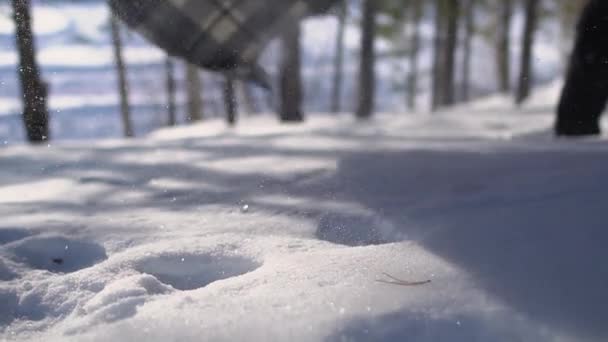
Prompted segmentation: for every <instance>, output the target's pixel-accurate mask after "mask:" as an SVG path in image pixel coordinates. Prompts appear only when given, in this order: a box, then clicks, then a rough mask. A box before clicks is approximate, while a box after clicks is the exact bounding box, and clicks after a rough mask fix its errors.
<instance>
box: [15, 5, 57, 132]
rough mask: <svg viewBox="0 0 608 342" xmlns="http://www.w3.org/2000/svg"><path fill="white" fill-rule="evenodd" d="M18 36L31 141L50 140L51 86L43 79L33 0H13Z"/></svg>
mask: <svg viewBox="0 0 608 342" xmlns="http://www.w3.org/2000/svg"><path fill="white" fill-rule="evenodd" d="M11 3H12V7H13V18H14V20H15V28H16V32H15V39H16V44H17V49H18V53H19V79H20V81H21V92H22V95H23V123H24V126H25V131H26V133H27V138H28V141H30V142H32V143H41V142H44V141H46V140H48V139H49V113H48V109H47V106H46V99H47V85H46V83H45V82H44V81H43V80H42V79H41V76H40V71H39V69H38V63H37V62H36V47H35V42H34V35H33V33H32V21H31V15H30V9H31V6H30V1H29V0H12V2H11Z"/></svg>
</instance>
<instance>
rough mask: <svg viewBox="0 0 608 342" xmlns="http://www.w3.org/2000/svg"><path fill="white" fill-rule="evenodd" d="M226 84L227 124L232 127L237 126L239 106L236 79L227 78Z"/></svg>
mask: <svg viewBox="0 0 608 342" xmlns="http://www.w3.org/2000/svg"><path fill="white" fill-rule="evenodd" d="M225 82H226V83H225V84H224V105H225V107H226V122H227V123H228V125H230V126H234V125H236V120H237V105H236V94H235V92H234V79H233V78H232V77H231V76H226V80H225Z"/></svg>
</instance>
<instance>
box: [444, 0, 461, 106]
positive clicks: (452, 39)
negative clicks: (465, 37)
mask: <svg viewBox="0 0 608 342" xmlns="http://www.w3.org/2000/svg"><path fill="white" fill-rule="evenodd" d="M460 1H461V0H448V1H446V5H447V11H446V15H447V26H446V33H445V35H446V43H445V54H444V57H445V60H444V66H445V77H444V78H443V82H442V86H443V90H442V93H443V101H442V104H444V105H446V106H451V105H453V104H454V103H455V102H456V85H455V77H456V47H457V43H458V21H459V20H460Z"/></svg>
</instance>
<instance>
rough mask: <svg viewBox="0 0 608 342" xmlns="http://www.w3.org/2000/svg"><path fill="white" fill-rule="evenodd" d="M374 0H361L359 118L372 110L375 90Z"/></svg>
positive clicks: (375, 9)
mask: <svg viewBox="0 0 608 342" xmlns="http://www.w3.org/2000/svg"><path fill="white" fill-rule="evenodd" d="M377 6H378V4H377V3H376V0H363V23H362V28H361V58H360V66H359V103H358V106H357V112H356V115H357V117H358V118H359V119H367V118H370V117H371V116H372V114H373V111H374V104H375V103H374V102H375V95H376V94H375V92H376V73H375V66H376V53H375V47H374V45H375V41H376V13H377V10H378V8H377Z"/></svg>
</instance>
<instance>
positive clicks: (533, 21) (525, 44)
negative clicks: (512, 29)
mask: <svg viewBox="0 0 608 342" xmlns="http://www.w3.org/2000/svg"><path fill="white" fill-rule="evenodd" d="M538 5H539V0H526V8H525V24H524V33H523V41H522V54H521V71H520V74H519V85H518V87H517V94H516V97H515V102H516V103H517V104H518V105H521V104H522V103H523V102H524V101H525V100H526V99H527V98H528V96H530V88H531V86H532V81H533V80H532V77H533V70H532V52H533V48H534V34H535V32H536V26H537V22H538Z"/></svg>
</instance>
